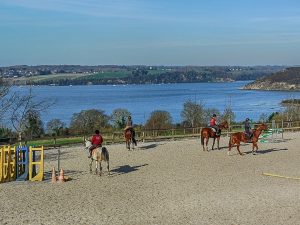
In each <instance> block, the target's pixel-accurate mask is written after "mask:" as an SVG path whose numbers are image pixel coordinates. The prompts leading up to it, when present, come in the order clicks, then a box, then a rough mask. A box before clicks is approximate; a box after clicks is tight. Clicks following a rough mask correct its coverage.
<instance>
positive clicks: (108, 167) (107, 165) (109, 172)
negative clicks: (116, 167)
mask: <svg viewBox="0 0 300 225" xmlns="http://www.w3.org/2000/svg"><path fill="white" fill-rule="evenodd" d="M107 171H108V175H109V174H110V172H109V161H107Z"/></svg>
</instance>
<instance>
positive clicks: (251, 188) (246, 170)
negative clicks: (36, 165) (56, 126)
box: [0, 132, 300, 225]
mask: <svg viewBox="0 0 300 225" xmlns="http://www.w3.org/2000/svg"><path fill="white" fill-rule="evenodd" d="M284 138H285V139H284V140H280V141H278V142H277V143H259V149H260V150H259V154H257V155H252V154H251V145H250V144H247V145H242V146H241V150H242V151H243V152H245V153H247V154H245V155H244V156H240V155H238V154H237V151H236V149H235V148H234V149H233V150H232V153H231V156H228V155H227V145H228V138H227V137H225V138H223V139H221V144H220V146H221V147H222V148H221V150H213V151H209V152H203V151H202V147H201V144H200V138H196V139H184V140H177V141H164V142H157V143H154V142H151V143H138V148H137V149H135V150H134V151H130V152H129V151H127V150H126V149H125V143H124V144H114V145H108V146H106V147H107V148H108V151H109V153H110V166H111V175H107V173H105V174H104V175H103V176H102V177H100V176H96V175H94V174H90V173H89V159H88V158H87V154H86V152H85V151H84V150H83V149H84V148H83V145H82V146H75V147H69V148H61V152H62V154H61V167H62V168H64V170H65V175H66V176H68V177H70V178H72V180H71V181H68V182H65V183H62V184H59V183H56V184H52V183H51V169H52V167H53V166H55V167H56V168H57V150H46V152H45V160H46V162H45V181H43V182H10V183H4V184H0V224H1V225H4V224H87V225H89V224H113V225H118V224H126V225H135V224H139V225H144V224H172V225H175V224H209V225H213V224H218V225H219V224H247V225H248V224H264V225H268V224H270V225H274V224H284V225H288V224H291V225H295V224H299V223H300V180H293V179H285V178H277V177H268V176H263V175H262V173H263V172H266V173H273V174H279V175H283V176H290V177H300V147H299V146H300V133H299V132H298V133H285V134H284ZM211 141H212V140H210V145H211V143H212V142H211ZM103 167H104V171H106V164H105V163H104V164H103Z"/></svg>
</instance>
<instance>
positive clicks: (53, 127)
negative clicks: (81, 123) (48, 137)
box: [47, 119, 66, 136]
mask: <svg viewBox="0 0 300 225" xmlns="http://www.w3.org/2000/svg"><path fill="white" fill-rule="evenodd" d="M65 126H66V125H65V123H64V122H62V121H61V120H60V119H52V120H50V121H49V122H48V123H47V131H48V133H49V134H54V135H55V136H59V135H61V134H62V131H63V129H64V127H65Z"/></svg>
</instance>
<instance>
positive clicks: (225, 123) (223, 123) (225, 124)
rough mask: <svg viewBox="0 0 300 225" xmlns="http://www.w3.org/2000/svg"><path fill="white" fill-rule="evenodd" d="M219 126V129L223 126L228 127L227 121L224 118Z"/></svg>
mask: <svg viewBox="0 0 300 225" xmlns="http://www.w3.org/2000/svg"><path fill="white" fill-rule="evenodd" d="M219 127H220V129H223V128H225V129H228V127H229V126H228V122H227V121H226V120H224V121H223V122H222V123H220V125H219Z"/></svg>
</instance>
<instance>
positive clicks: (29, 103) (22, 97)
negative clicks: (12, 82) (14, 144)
mask: <svg viewBox="0 0 300 225" xmlns="http://www.w3.org/2000/svg"><path fill="white" fill-rule="evenodd" d="M51 104H52V103H49V102H46V101H43V100H42V101H37V100H36V99H35V96H34V95H33V94H32V88H31V87H30V88H29V90H28V93H24V94H20V93H15V95H14V104H13V105H12V106H11V108H12V110H11V111H12V112H11V115H10V120H11V123H12V126H13V128H14V129H15V130H16V132H17V133H18V140H19V141H22V139H23V134H24V133H25V131H26V134H27V135H28V129H30V127H31V126H36V125H38V124H39V125H41V126H42V124H40V122H38V121H35V123H36V125H33V124H34V120H40V113H41V112H43V111H45V110H47V109H48V108H49V107H50V105H51ZM37 132H40V130H39V131H37ZM34 134H35V132H32V135H34ZM32 135H29V137H32Z"/></svg>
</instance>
